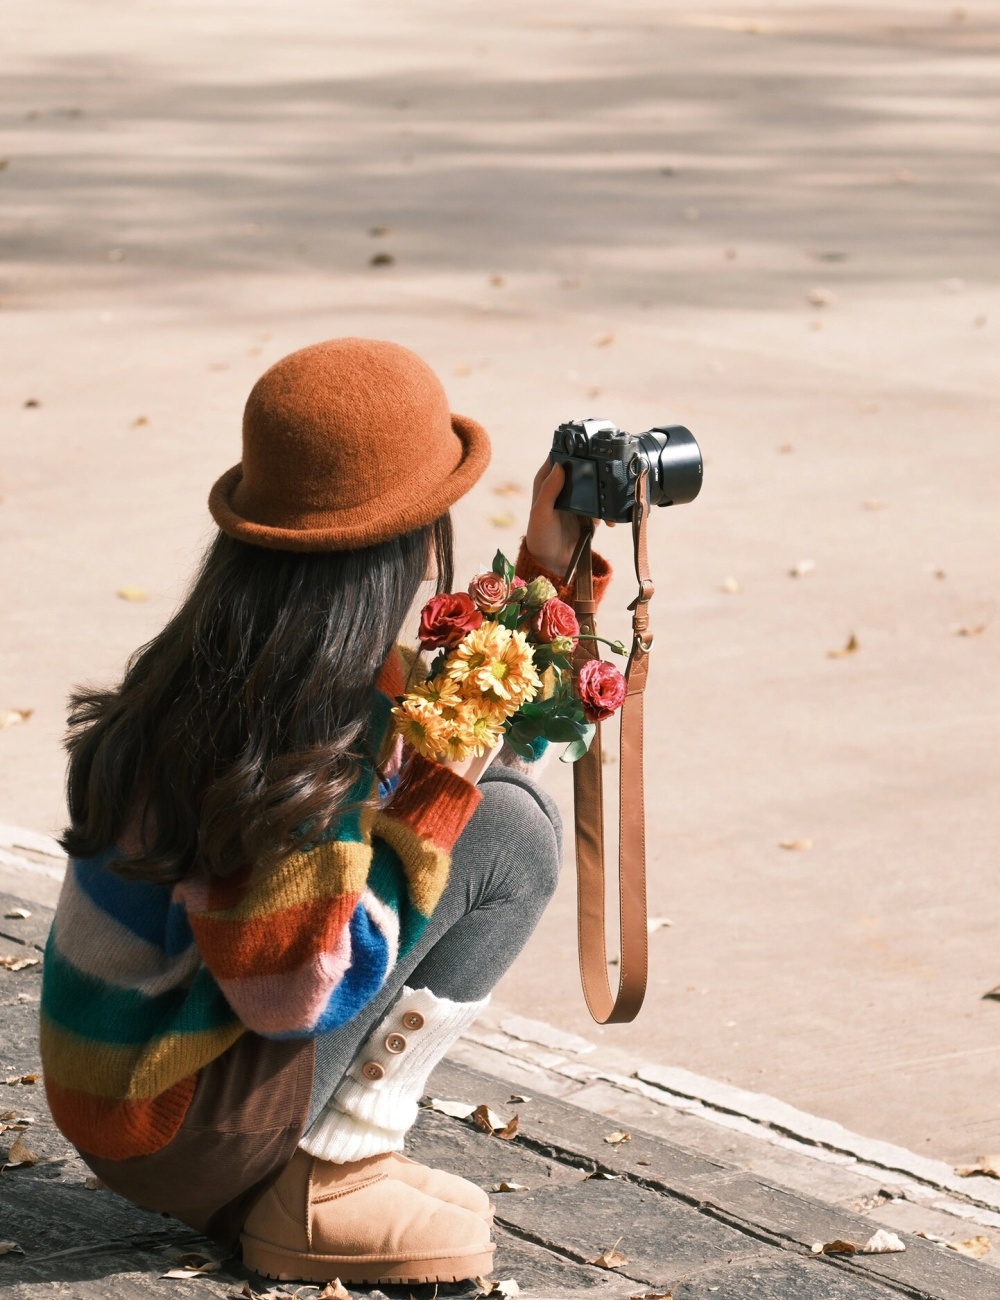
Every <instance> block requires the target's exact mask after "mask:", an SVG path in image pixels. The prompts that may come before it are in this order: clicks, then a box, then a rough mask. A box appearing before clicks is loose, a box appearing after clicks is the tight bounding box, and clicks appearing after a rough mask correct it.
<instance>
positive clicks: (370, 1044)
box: [299, 988, 489, 1164]
mask: <svg viewBox="0 0 1000 1300" xmlns="http://www.w3.org/2000/svg"><path fill="white" fill-rule="evenodd" d="M488 1002H489V998H488V997H487V998H484V999H483V1001H481V1002H452V1001H451V1000H450V999H448V998H439V997H437V996H436V995H435V994H434V993H432V992H431V991H430V989H410V988H404V989H403V991H402V993H401V994H400V996H399V998H398V999H397V1000H396V1002H395V1003H394V1005H393V1007H392V1009H391V1011H389V1012H388V1014H387V1015H386V1016H385V1017H384V1018H383V1020H382V1021H381V1022H380V1023H379V1024H378V1025H377V1026H376V1027H375V1029H374V1030H373V1031H372V1033H371V1034H370V1035H369V1036H368V1038H367V1039H366V1040H365V1042H364V1043H363V1044H362V1046H361V1048H360V1049H359V1050H358V1053H357V1055H356V1056H355V1057H354V1060H353V1061H352V1062H351V1065H350V1067H349V1069H348V1071H347V1074H346V1075H345V1076H344V1078H343V1080H342V1081H341V1083H340V1084H338V1086H337V1089H336V1091H335V1092H334V1094H333V1096H332V1097H331V1098H330V1100H329V1101H328V1102H327V1104H326V1106H325V1107H324V1108H323V1110H322V1111H320V1113H319V1115H318V1116H317V1117H316V1119H315V1120H314V1121H313V1123H312V1125H311V1126H310V1128H309V1130H308V1132H307V1133H306V1134H305V1136H304V1137H303V1138H302V1141H301V1142H300V1143H299V1146H301V1147H302V1148H303V1150H305V1151H308V1152H309V1154H310V1155H312V1156H315V1157H316V1158H317V1159H319V1160H330V1161H332V1162H333V1163H335V1164H346V1163H348V1162H349V1161H352V1160H363V1159H365V1158H366V1157H367V1156H373V1155H378V1154H380V1153H381V1152H384V1151H399V1150H401V1149H402V1146H403V1139H404V1138H405V1136H406V1134H407V1132H408V1131H409V1130H410V1128H412V1126H413V1123H414V1120H415V1119H416V1118H417V1104H418V1102H419V1101H420V1098H421V1097H422V1096H423V1092H424V1087H425V1086H426V1084H427V1080H428V1078H429V1077H430V1073H431V1071H432V1070H433V1069H434V1067H435V1065H437V1063H438V1061H439V1060H440V1059H441V1057H442V1056H444V1054H445V1052H446V1051H447V1050H448V1048H449V1047H450V1046H451V1045H452V1043H453V1042H454V1041H455V1039H456V1038H457V1037H458V1036H459V1034H460V1033H461V1032H462V1030H463V1029H466V1028H468V1026H469V1025H471V1024H472V1022H473V1021H474V1020H475V1019H476V1017H477V1016H478V1015H479V1013H480V1012H481V1011H482V1009H483V1008H484V1007H485V1006H486V1004H487V1003H488ZM414 1017H416V1018H418V1019H420V1020H421V1021H422V1024H421V1026H420V1028H412V1027H411V1026H412V1024H413V1020H414ZM400 1039H402V1040H403V1041H404V1042H405V1046H404V1047H403V1050H402V1051H399V1050H396V1051H390V1050H389V1048H388V1047H387V1045H386V1044H387V1042H393V1043H394V1045H395V1046H396V1047H397V1049H398V1045H399V1040H400ZM375 1066H377V1067H378V1070H377V1071H376V1070H373V1069H372V1067H375ZM366 1067H367V1071H368V1072H371V1073H378V1071H381V1076H380V1077H379V1078H376V1079H372V1078H370V1077H369V1076H368V1072H366Z"/></svg>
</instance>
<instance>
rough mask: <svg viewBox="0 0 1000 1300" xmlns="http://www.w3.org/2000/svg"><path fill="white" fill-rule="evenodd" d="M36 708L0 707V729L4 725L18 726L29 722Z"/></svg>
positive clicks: (0, 729)
mask: <svg viewBox="0 0 1000 1300" xmlns="http://www.w3.org/2000/svg"><path fill="white" fill-rule="evenodd" d="M34 711H35V710H34V709H0V731H2V730H3V728H4V727H17V726H20V724H21V723H22V722H27V721H28V719H29V718H30V717H31V715H32V714H33V713H34Z"/></svg>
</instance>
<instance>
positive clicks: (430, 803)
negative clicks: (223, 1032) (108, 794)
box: [178, 757, 481, 1039]
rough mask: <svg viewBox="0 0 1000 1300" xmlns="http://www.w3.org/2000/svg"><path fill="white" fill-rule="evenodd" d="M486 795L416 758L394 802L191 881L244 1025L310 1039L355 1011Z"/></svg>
mask: <svg viewBox="0 0 1000 1300" xmlns="http://www.w3.org/2000/svg"><path fill="white" fill-rule="evenodd" d="M480 798H481V796H480V793H479V791H478V790H477V789H476V787H475V786H473V785H471V784H470V783H469V782H468V781H465V780H463V779H462V778H461V777H458V776H456V775H455V774H454V773H453V772H451V771H450V770H449V769H447V768H444V767H441V766H440V765H439V764H437V763H431V762H428V761H427V760H425V759H422V758H416V757H415V758H414V759H413V760H412V761H411V762H410V764H409V765H408V767H407V769H406V772H405V773H404V775H403V778H402V780H401V782H400V784H399V787H398V788H397V790H396V793H395V795H394V796H393V798H392V800H391V802H390V803H389V805H388V806H387V807H386V808H384V809H379V810H375V809H373V808H371V807H370V806H362V807H361V808H356V807H355V808H353V809H350V810H349V811H347V812H345V813H344V815H343V816H341V817H340V818H339V819H338V820H337V822H336V823H335V824H334V825H333V826H331V827H330V828H329V829H328V831H327V832H326V833H325V834H324V835H323V836H322V837H320V839H319V840H318V841H317V842H316V843H314V844H312V845H309V846H307V847H305V848H303V849H302V850H300V851H298V852H295V853H290V854H288V855H287V856H286V857H284V858H282V859H281V861H279V862H278V863H277V864H276V865H273V866H270V867H263V868H262V867H253V868H251V869H249V870H248V871H247V872H245V873H243V874H241V875H240V876H239V877H231V878H228V879H226V880H209V879H208V878H207V877H205V876H194V877H192V878H190V879H189V880H187V881H185V882H183V884H182V885H181V886H179V887H178V893H179V895H180V899H179V901H181V902H183V904H184V906H185V907H186V909H187V914H188V921H189V923H190V926H191V930H192V932H193V934H194V937H195V942H196V943H197V945H198V949H199V951H200V953H201V957H202V960H203V961H204V963H205V965H206V967H207V968H208V970H209V972H210V973H211V975H212V976H213V977H214V979H215V981H216V983H217V984H218V985H219V988H220V989H221V990H222V993H223V995H224V996H225V998H226V1000H227V1002H228V1003H229V1005H230V1006H231V1007H232V1009H233V1011H234V1012H235V1013H236V1015H237V1016H238V1017H239V1018H240V1020H241V1021H242V1023H243V1024H244V1025H245V1026H246V1027H247V1029H250V1030H252V1031H254V1032H255V1033H258V1034H261V1035H263V1036H264V1037H266V1038H278V1039H283V1038H310V1037H313V1036H314V1035H316V1034H321V1033H326V1032H328V1031H329V1030H331V1029H335V1028H337V1027H338V1026H339V1025H342V1024H345V1023H346V1022H347V1021H349V1020H351V1019H353V1017H354V1016H356V1015H357V1014H358V1012H359V1011H361V1010H362V1008H363V1007H365V1006H366V1005H367V1003H369V1002H370V1001H371V1000H372V998H374V997H375V996H376V994H377V993H378V991H379V990H380V989H381V987H382V985H383V984H384V983H385V980H386V977H387V976H388V974H389V972H390V971H391V970H392V968H393V966H394V965H395V963H396V960H397V958H398V956H399V951H400V941H401V929H402V930H403V931H405V933H404V934H403V935H402V937H403V939H404V946H405V945H406V942H412V938H413V935H414V931H415V930H416V931H419V930H420V929H422V928H423V925H425V924H426V921H427V919H428V918H429V917H430V915H431V913H432V912H433V910H434V908H435V906H436V905H437V902H438V900H439V898H440V897H441V894H442V893H443V891H444V888H445V885H446V884H447V880H448V872H449V869H450V865H451V851H452V849H453V848H454V845H455V842H456V841H457V839H458V837H459V836H460V835H461V833H462V831H463V830H464V828H465V826H466V824H467V822H468V821H469V818H470V817H471V816H472V814H473V812H474V811H475V809H476V807H477V805H478V803H479V800H480ZM373 868H374V869H373Z"/></svg>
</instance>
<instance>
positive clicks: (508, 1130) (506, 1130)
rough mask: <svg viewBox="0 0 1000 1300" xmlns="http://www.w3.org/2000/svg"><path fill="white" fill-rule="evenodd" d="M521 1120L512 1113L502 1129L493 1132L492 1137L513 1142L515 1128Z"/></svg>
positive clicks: (515, 1133) (515, 1134)
mask: <svg viewBox="0 0 1000 1300" xmlns="http://www.w3.org/2000/svg"><path fill="white" fill-rule="evenodd" d="M520 1123H521V1121H520V1119H519V1118H518V1116H517V1115H512V1116H511V1117H510V1120H509V1122H508V1123H506V1124H505V1125H504V1126H503V1128H502V1129H499V1130H498V1131H497V1132H496V1133H494V1134H493V1136H494V1137H498V1138H502V1139H503V1141H504V1142H513V1140H514V1138H515V1137H517V1130H518V1127H519V1125H520Z"/></svg>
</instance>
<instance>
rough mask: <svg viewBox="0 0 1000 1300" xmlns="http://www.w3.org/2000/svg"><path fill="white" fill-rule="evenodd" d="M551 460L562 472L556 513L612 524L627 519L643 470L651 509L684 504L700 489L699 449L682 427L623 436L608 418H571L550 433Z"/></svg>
mask: <svg viewBox="0 0 1000 1300" xmlns="http://www.w3.org/2000/svg"><path fill="white" fill-rule="evenodd" d="M549 461H550V462H551V463H552V464H553V465H562V466H563V468H564V470H565V472H566V482H565V485H564V486H563V489H562V491H561V492H560V493H559V496H558V497H557V498H556V509H557V510H568V511H571V512H572V513H573V514H576V515H590V516H591V518H593V519H606V520H609V521H610V522H612V523H621V524H626V523H628V522H629V521H630V520H631V518H632V511H633V509H634V506H635V481H636V479H637V478H638V477H639V475H640V474H641V473H642V471H643V469H646V470H648V474H647V478H646V496H647V501H648V504H649V505H651V506H672V505H682V504H684V503H685V502H688V501H693V500H694V499H695V497H696V496H697V495H698V493H699V492H700V491H701V480H702V459H701V451H700V449H699V447H698V444H697V442H696V441H695V439H694V436H693V435H692V434H691V432H690V430H688V429H685V428H684V426H683V425H680V424H672V425H660V426H657V427H656V428H653V429H647V430H646V432H645V433H626V432H625V431H624V430H623V429H619V428H618V427H617V425H615V424H614V422H613V421H611V420H599V419H588V420H569V421H567V422H566V423H565V424H560V426H559V428H558V429H556V431H555V433H554V434H553V435H552V451H551V453H550V455H549Z"/></svg>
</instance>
